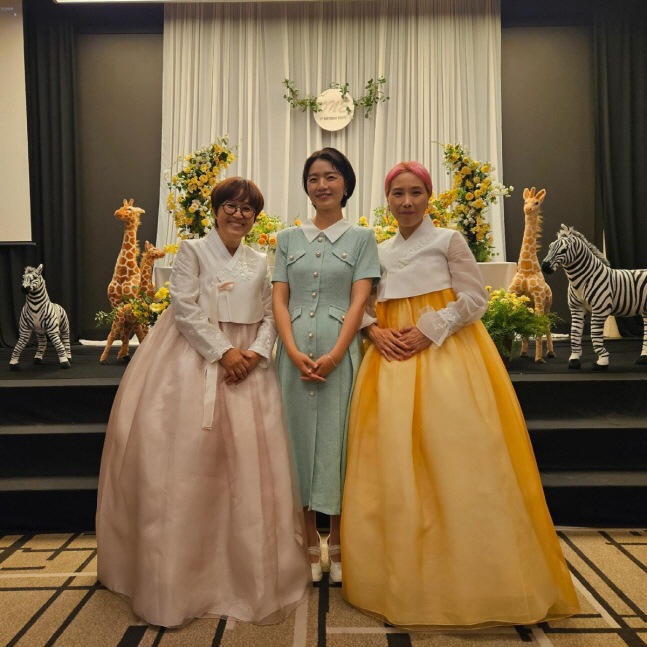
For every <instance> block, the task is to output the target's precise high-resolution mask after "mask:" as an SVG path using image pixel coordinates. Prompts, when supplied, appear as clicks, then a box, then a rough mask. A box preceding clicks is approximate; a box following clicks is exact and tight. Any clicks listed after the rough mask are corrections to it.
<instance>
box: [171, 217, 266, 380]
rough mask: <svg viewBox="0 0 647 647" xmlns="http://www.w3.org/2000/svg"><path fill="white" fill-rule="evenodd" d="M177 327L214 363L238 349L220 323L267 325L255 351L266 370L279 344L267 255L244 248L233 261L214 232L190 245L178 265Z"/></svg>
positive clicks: (174, 280)
mask: <svg viewBox="0 0 647 647" xmlns="http://www.w3.org/2000/svg"><path fill="white" fill-rule="evenodd" d="M169 289H170V292H171V308H172V310H173V316H174V318H175V323H176V325H177V327H178V328H179V329H180V331H181V332H182V334H184V336H185V337H186V338H187V339H188V340H189V343H190V344H191V345H192V346H193V347H194V348H195V349H196V350H197V351H198V352H199V353H200V354H201V355H202V356H203V357H204V358H205V359H206V360H207V362H209V363H214V362H217V361H218V360H219V359H220V358H221V357H222V356H223V355H224V353H225V352H226V351H228V350H229V349H230V348H233V346H232V344H231V342H230V341H229V340H228V339H227V337H226V336H225V334H224V333H223V332H222V330H221V329H220V327H219V326H218V322H219V321H222V322H225V321H230V322H233V323H240V324H252V323H258V322H259V321H260V322H261V325H260V327H259V329H258V333H257V335H256V339H255V341H254V343H253V344H252V345H251V346H250V348H249V350H253V351H255V352H256V353H258V354H259V355H262V356H263V358H264V359H263V360H261V363H260V364H259V366H260V367H263V368H264V367H266V366H267V365H268V364H269V360H270V357H271V354H272V348H273V346H274V341H275V340H276V326H275V324H274V317H273V315H272V284H271V281H270V270H269V267H268V264H267V256H266V255H265V254H262V253H260V252H257V251H255V250H253V249H252V248H251V247H247V246H246V245H243V244H241V245H240V246H239V247H238V249H237V250H236V252H235V254H234V255H233V256H232V255H231V254H230V253H229V251H228V250H227V248H226V247H225V245H224V243H223V242H222V240H221V239H220V236H218V231H217V230H216V229H212V230H211V231H210V232H209V234H208V235H207V236H205V237H204V238H201V239H199V240H185V241H183V242H182V244H181V245H180V249H179V251H178V254H177V257H176V259H175V262H174V264H173V270H172V272H171V280H170V286H169Z"/></svg>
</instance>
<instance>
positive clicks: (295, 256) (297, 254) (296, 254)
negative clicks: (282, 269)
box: [286, 249, 306, 265]
mask: <svg viewBox="0 0 647 647" xmlns="http://www.w3.org/2000/svg"><path fill="white" fill-rule="evenodd" d="M305 253H306V252H305V249H298V250H296V251H292V252H290V253H289V254H288V257H287V259H286V265H292V263H296V262H297V261H298V260H299V259H300V258H301V257H302V256H303V255H304V254H305Z"/></svg>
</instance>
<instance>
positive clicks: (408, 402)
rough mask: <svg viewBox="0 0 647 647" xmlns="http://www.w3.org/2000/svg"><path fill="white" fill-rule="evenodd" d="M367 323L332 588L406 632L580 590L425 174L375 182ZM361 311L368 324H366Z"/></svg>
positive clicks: (489, 621)
mask: <svg viewBox="0 0 647 647" xmlns="http://www.w3.org/2000/svg"><path fill="white" fill-rule="evenodd" d="M385 192H386V196H387V201H388V204H389V208H390V210H391V212H392V213H393V215H394V216H395V218H396V219H397V221H398V233H397V235H396V236H394V237H393V238H392V239H390V240H388V241H386V242H384V243H382V244H381V245H380V246H379V247H378V249H379V252H380V265H381V270H382V278H381V280H380V283H379V285H378V289H377V304H376V316H377V319H376V321H374V322H373V323H371V324H370V325H369V326H368V327H367V334H368V336H369V338H370V339H371V341H372V342H373V343H372V344H370V346H369V348H368V351H367V352H366V355H365V356H364V359H363V362H362V365H361V367H360V371H359V375H358V377H357V382H356V385H355V390H354V393H353V398H352V402H351V411H350V422H349V437H348V459H347V461H348V462H347V471H346V482H345V489H344V504H343V517H342V529H341V541H342V550H343V553H344V564H345V566H344V582H343V594H344V596H345V598H346V599H347V600H348V601H349V602H350V603H351V604H353V605H355V606H356V607H358V608H360V609H362V610H363V611H366V612H367V613H369V614H371V615H373V616H376V617H378V618H380V619H381V620H383V621H385V622H388V623H390V624H392V625H397V626H401V627H406V628H411V629H416V628H420V629H424V628H434V627H437V628H452V627H463V628H464V627H472V628H479V627H487V626H491V625H501V624H532V623H537V622H540V621H543V620H549V619H552V618H559V617H565V616H569V615H572V614H574V613H576V612H577V611H578V602H577V597H576V594H575V590H574V588H573V584H572V581H571V578H570V574H569V572H568V568H567V566H566V563H565V560H564V557H563V555H562V551H561V549H560V546H559V542H558V539H557V535H556V533H555V529H554V527H553V524H552V521H551V518H550V515H549V512H548V509H547V507H546V502H545V499H544V494H543V490H542V486H541V481H540V478H539V472H538V470H537V465H536V463H535V459H534V455H533V451H532V446H531V444H530V439H529V437H528V432H527V429H526V425H525V422H524V418H523V415H522V413H521V409H520V407H519V403H518V401H517V398H516V395H515V392H514V390H513V388H512V384H511V383H510V380H509V378H508V374H507V372H506V370H505V367H504V366H503V363H502V362H501V359H500V358H499V355H498V352H497V350H496V348H495V346H494V344H493V342H492V340H491V339H490V337H489V335H488V333H487V332H486V330H485V328H484V327H483V324H482V323H481V322H480V321H479V320H480V318H481V316H482V315H483V313H484V311H485V309H486V307H487V293H486V292H485V290H484V289H483V287H482V283H481V276H480V273H479V269H478V266H477V265H476V262H475V260H474V257H473V255H472V253H471V252H470V250H469V247H468V246H467V243H466V241H465V239H464V238H463V236H462V235H461V234H460V233H459V232H458V231H454V230H451V229H440V228H436V227H435V226H434V224H433V222H431V220H430V219H429V217H428V216H425V210H426V207H427V201H428V199H429V196H430V195H431V178H430V176H429V173H428V171H427V170H426V169H425V168H424V167H423V166H422V165H420V164H418V163H416V162H409V163H405V164H399V165H398V166H396V167H395V168H394V169H392V170H391V171H390V172H389V174H388V176H387V178H386V183H385ZM365 323H367V322H365Z"/></svg>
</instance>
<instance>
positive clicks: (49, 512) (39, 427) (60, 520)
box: [0, 340, 647, 532]
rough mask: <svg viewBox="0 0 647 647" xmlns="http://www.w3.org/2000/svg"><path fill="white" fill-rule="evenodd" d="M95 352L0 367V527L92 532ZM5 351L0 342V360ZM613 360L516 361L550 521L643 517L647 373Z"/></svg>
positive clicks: (101, 431) (98, 401)
mask: <svg viewBox="0 0 647 647" xmlns="http://www.w3.org/2000/svg"><path fill="white" fill-rule="evenodd" d="M616 346H617V347H618V348H620V350H622V348H626V349H628V350H627V351H626V352H625V354H626V355H627V356H628V357H629V356H630V359H631V361H633V355H634V354H636V352H639V350H640V342H639V341H638V340H634V342H633V344H628V343H624V344H617V345H616ZM558 350H559V353H558V357H559V356H560V355H564V357H567V356H568V350H567V349H564V348H559V349H558ZM100 352H101V349H100V348H99V349H94V348H92V349H85V348H83V349H81V351H76V350H75V351H73V353H74V357H75V364H73V368H72V369H71V370H70V371H62V370H60V369H58V368H57V367H56V366H55V364H54V365H52V366H46V367H45V369H47V370H43V367H35V366H33V365H28V364H25V366H24V369H21V372H20V373H19V374H16V373H10V372H9V371H8V370H7V371H6V373H5V374H0V475H2V477H3V478H2V479H0V532H29V531H34V532H36V531H51V532H55V531H67V532H69V531H74V530H76V531H88V530H92V529H93V528H94V514H95V508H96V488H97V481H98V474H99V464H100V459H101V451H102V446H103V440H104V437H105V429H106V425H107V422H108V417H109V415H110V409H111V406H112V402H113V399H114V396H115V394H116V392H117V387H118V385H119V381H120V376H121V374H122V373H123V365H121V366H117V365H114V366H113V365H111V366H107V367H106V366H100V365H99V363H98V356H99V354H100ZM623 352H624V351H623ZM616 354H617V351H616ZM9 355H10V350H9V349H0V362H1V361H5V362H6V363H8V361H9ZM617 359H618V357H617V356H612V360H613V362H616V365H615V366H613V367H612V368H611V369H610V371H609V372H608V373H592V372H591V371H590V369H585V368H583V369H581V370H580V371H568V370H566V367H565V364H564V362H562V364H563V366H562V369H561V371H562V372H561V373H560V372H556V369H554V368H553V369H552V370H553V372H547V371H549V370H551V367H550V365H546V367H537V366H534V363H532V362H530V363H525V362H524V363H521V362H519V361H516V365H517V366H520V367H521V368H520V369H519V370H517V371H516V372H515V371H514V370H513V371H511V375H510V377H511V379H512V382H513V386H514V388H515V390H516V392H517V395H518V397H519V401H520V404H521V408H522V410H523V412H524V415H525V417H526V421H527V424H528V430H529V433H530V437H531V440H532V444H533V448H534V452H535V456H536V458H537V463H538V465H539V469H540V472H541V476H542V482H543V484H544V491H545V493H546V499H547V501H548V505H549V508H550V511H551V514H552V516H553V520H554V521H555V523H557V524H559V525H586V526H609V525H612V526H623V527H631V526H645V525H647V519H646V518H645V515H646V513H647V506H645V501H647V371H644V370H642V369H641V368H640V367H638V370H636V369H635V368H634V367H633V365H632V364H631V362H630V361H629V360H627V361H626V362H625V364H626V366H624V368H623V366H620V365H619V362H617ZM513 364H515V362H513ZM524 371H527V372H524ZM614 371H616V372H614ZM104 376H105V377H104Z"/></svg>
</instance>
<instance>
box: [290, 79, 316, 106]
mask: <svg viewBox="0 0 647 647" xmlns="http://www.w3.org/2000/svg"><path fill="white" fill-rule="evenodd" d="M283 85H284V86H285V87H286V88H287V94H284V95H283V98H284V99H285V100H286V101H287V102H288V103H289V104H290V107H291V108H301V112H305V111H306V110H308V109H310V110H311V111H312V112H321V104H320V103H319V102H318V101H317V97H315V96H314V95H312V94H309V95H308V96H307V97H305V98H303V99H299V90H297V87H296V85H295V84H294V81H290V79H285V80H284V81H283Z"/></svg>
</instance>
